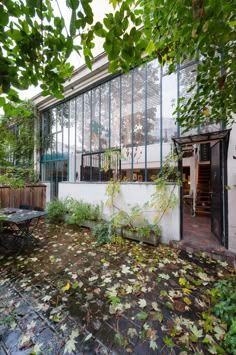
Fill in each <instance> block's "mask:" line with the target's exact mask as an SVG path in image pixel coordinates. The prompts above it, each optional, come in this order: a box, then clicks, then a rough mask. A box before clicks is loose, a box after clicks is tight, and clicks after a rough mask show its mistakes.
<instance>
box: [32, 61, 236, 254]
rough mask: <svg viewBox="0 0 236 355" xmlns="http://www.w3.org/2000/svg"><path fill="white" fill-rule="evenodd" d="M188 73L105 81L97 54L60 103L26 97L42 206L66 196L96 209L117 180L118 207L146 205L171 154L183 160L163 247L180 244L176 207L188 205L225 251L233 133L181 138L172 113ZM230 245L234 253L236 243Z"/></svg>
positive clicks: (156, 71) (149, 71) (191, 76)
mask: <svg viewBox="0 0 236 355" xmlns="http://www.w3.org/2000/svg"><path fill="white" fill-rule="evenodd" d="M196 68H197V66H196V63H195V62H186V63H185V64H184V65H182V66H179V67H177V68H176V71H175V73H173V74H171V75H169V74H168V68H161V67H160V65H159V63H158V61H157V60H153V61H151V62H149V63H146V64H145V65H143V66H141V67H136V68H134V69H133V70H131V71H130V72H129V73H128V74H118V75H110V74H109V72H108V62H107V57H106V55H105V54H101V55H99V56H98V57H97V58H96V59H95V62H94V66H93V71H92V72H91V71H90V70H89V69H88V68H87V67H86V66H82V67H80V68H79V69H77V70H76V71H75V72H74V74H73V76H72V78H71V80H70V81H67V82H66V83H65V91H64V96H65V98H64V99H63V100H56V99H54V98H52V97H46V98H45V97H42V96H41V95H37V96H36V97H34V98H33V99H34V101H35V103H36V106H37V109H38V112H39V121H38V122H39V124H38V130H39V131H40V141H41V150H40V152H38V159H37V160H38V161H39V165H40V167H39V170H40V174H41V180H42V181H43V182H45V183H46V184H47V186H48V199H50V198H51V199H52V198H54V197H59V198H64V197H66V196H73V197H75V198H78V199H85V200H87V201H88V202H96V203H100V202H101V201H102V202H104V196H105V194H106V188H105V187H104V186H105V185H106V182H107V181H109V180H111V179H119V180H120V181H121V185H122V189H123V190H122V191H123V192H122V193H121V196H120V198H121V200H120V204H121V206H124V205H125V204H126V205H127V206H128V205H131V204H135V203H137V204H139V205H140V204H142V203H144V202H145V199H146V198H148V199H149V200H150V198H151V196H152V193H153V189H154V184H153V181H154V180H155V179H156V178H157V176H158V174H159V172H160V170H161V168H162V165H163V163H164V161H165V159H166V157H167V156H168V153H170V152H171V151H173V149H176V147H177V148H180V149H181V150H182V153H183V155H182V156H183V159H182V161H181V165H182V166H181V168H180V172H181V174H182V178H183V186H182V187H181V188H180V189H178V188H177V187H176V189H175V193H176V194H178V195H179V201H180V203H179V206H178V208H177V209H176V210H175V211H172V213H173V214H172V215H171V216H170V215H169V216H168V215H167V216H166V217H165V218H163V221H162V224H163V225H162V227H163V228H164V231H165V236H167V239H166V240H167V241H168V240H170V239H177V240H179V239H181V237H182V236H183V233H184V217H183V215H184V207H185V204H186V203H187V202H188V203H189V202H190V203H191V208H190V210H191V209H192V211H193V212H192V213H193V214H194V215H195V214H197V215H198V214H199V215H200V214H203V215H205V216H208V217H209V223H210V224H211V226H212V231H213V232H214V234H215V235H217V236H218V238H221V237H220V236H223V237H222V239H221V240H220V244H221V245H224V246H228V235H230V234H231V235H232V233H235V232H234V228H236V226H234V223H233V222H232V221H233V215H232V216H231V212H230V211H231V208H230V206H231V204H232V203H233V196H234V192H229V191H228V190H227V191H226V189H225V186H226V185H227V184H229V185H230V183H231V182H232V183H233V181H234V177H236V168H234V165H233V163H234V162H235V161H233V159H236V158H233V157H234V156H235V154H233V153H232V152H234V147H235V146H236V145H235V144H236V142H235V140H234V139H233V137H234V136H236V135H235V134H233V132H234V131H235V126H234V127H233V132H232V133H231V138H230V139H229V134H230V133H229V130H223V131H222V127H221V126H220V125H211V126H209V125H205V126H201V127H197V128H195V129H193V130H192V131H191V132H188V133H187V134H186V133H185V134H183V133H182V132H181V129H180V127H178V126H177V124H176V118H177V117H176V115H175V113H173V112H174V110H175V107H176V104H177V100H178V98H179V97H185V98H186V100H187V99H188V98H189V95H190V94H189V93H188V89H189V87H190V86H192V83H193V82H194V81H195V78H196V74H197V73H196V70H197V69H196ZM228 147H229V149H228ZM216 176H217V179H216V180H214V179H215V177H216ZM214 186H217V188H216V189H215V190H214ZM219 191H220V195H219V193H218V192H219ZM214 196H215V200H214ZM234 197H235V198H236V196H234ZM203 198H204V199H203ZM122 199H123V200H122ZM219 205H220V208H218V206H219ZM147 213H149V214H150V216H151V215H152V211H147ZM231 217H232V218H231ZM169 218H172V220H173V226H170V224H169ZM150 219H151V217H150ZM219 221H221V222H220V223H218V222H219ZM230 221H231V222H230ZM230 229H231V231H230ZM235 230H236V229H235ZM235 235H236V234H235ZM230 245H233V247H230V248H231V249H232V248H233V249H235V250H236V238H231V241H230V242H229V246H230Z"/></svg>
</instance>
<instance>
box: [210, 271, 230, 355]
mask: <svg viewBox="0 0 236 355" xmlns="http://www.w3.org/2000/svg"><path fill="white" fill-rule="evenodd" d="M211 294H212V300H213V302H214V304H215V306H214V313H215V315H216V316H217V317H219V318H220V319H221V321H222V322H224V323H226V324H227V332H226V334H225V336H224V339H223V341H222V343H223V344H222V345H223V346H224V348H225V350H226V351H227V352H228V353H229V354H236V278H235V276H232V277H230V278H228V279H226V280H220V281H218V282H217V283H216V285H215V288H214V289H212V290H211Z"/></svg>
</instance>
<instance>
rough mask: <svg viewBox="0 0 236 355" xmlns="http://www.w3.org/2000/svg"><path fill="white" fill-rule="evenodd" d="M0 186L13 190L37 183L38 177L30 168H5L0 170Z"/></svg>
mask: <svg viewBox="0 0 236 355" xmlns="http://www.w3.org/2000/svg"><path fill="white" fill-rule="evenodd" d="M0 173H1V175H0V184H3V185H7V186H10V187H11V188H13V189H17V188H21V187H24V186H25V185H26V184H35V183H37V182H39V176H38V174H37V173H35V172H34V170H33V169H32V168H20V167H6V168H2V169H0Z"/></svg>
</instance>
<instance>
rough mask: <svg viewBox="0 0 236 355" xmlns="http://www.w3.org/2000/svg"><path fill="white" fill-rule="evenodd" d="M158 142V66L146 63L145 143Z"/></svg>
mask: <svg viewBox="0 0 236 355" xmlns="http://www.w3.org/2000/svg"><path fill="white" fill-rule="evenodd" d="M159 142H160V67H159V64H158V61H157V60H155V61H152V62H150V63H148V64H147V144H153V143H159Z"/></svg>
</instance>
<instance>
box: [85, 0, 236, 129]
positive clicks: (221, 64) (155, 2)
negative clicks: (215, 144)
mask: <svg viewBox="0 0 236 355" xmlns="http://www.w3.org/2000/svg"><path fill="white" fill-rule="evenodd" d="M110 2H111V3H112V4H113V6H114V9H115V11H114V13H109V14H107V15H106V17H105V18H104V20H103V23H100V22H98V23H96V24H95V25H94V26H92V27H91V28H90V31H89V32H88V33H87V34H85V35H84V36H83V39H84V44H85V46H86V47H89V48H92V47H93V41H92V39H93V38H94V36H99V37H102V38H104V49H105V51H106V52H107V54H108V59H109V62H110V70H111V71H112V72H114V71H116V70H120V69H121V70H123V71H127V70H128V69H129V68H130V66H135V65H140V64H141V63H142V62H144V61H146V60H150V58H154V57H157V58H158V60H159V62H160V64H161V65H168V66H169V73H172V72H173V71H174V70H175V68H176V66H178V65H180V64H183V63H184V62H186V61H191V60H194V61H197V62H198V65H197V71H198V74H197V79H196V82H193V83H192V86H191V88H190V89H189V91H190V92H192V93H193V94H192V95H191V96H190V97H189V99H188V100H187V102H186V100H184V99H180V100H179V104H178V107H177V108H176V111H177V113H178V122H179V124H180V125H182V126H185V127H186V128H190V127H193V126H196V125H198V124H201V123H206V122H209V123H211V122H221V121H223V122H224V123H225V124H232V123H233V122H234V121H235V116H234V115H235V113H236V95H235V92H236V61H235V57H236V16H235V14H236V12H235V2H234V0H219V1H215V0H192V1H189V0H123V1H118V0H111V1H110ZM89 60H90V58H89ZM89 60H88V64H90V63H89Z"/></svg>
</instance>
